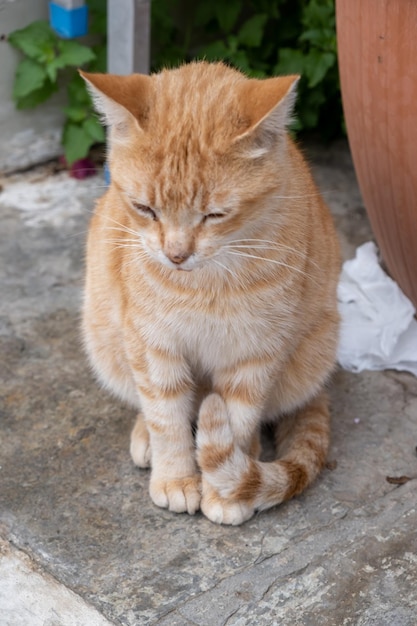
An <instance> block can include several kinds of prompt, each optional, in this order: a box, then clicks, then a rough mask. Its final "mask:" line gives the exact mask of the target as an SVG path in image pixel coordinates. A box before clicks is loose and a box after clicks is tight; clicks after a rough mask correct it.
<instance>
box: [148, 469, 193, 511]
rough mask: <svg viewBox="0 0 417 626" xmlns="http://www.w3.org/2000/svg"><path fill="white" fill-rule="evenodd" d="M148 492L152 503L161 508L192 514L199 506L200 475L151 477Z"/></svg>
mask: <svg viewBox="0 0 417 626" xmlns="http://www.w3.org/2000/svg"><path fill="white" fill-rule="evenodd" d="M149 493H150V496H151V498H152V500H153V502H154V504H156V505H157V506H159V507H161V508H164V509H169V510H170V511H173V512H174V513H188V514H189V515H194V513H196V512H197V511H198V510H199V508H200V500H201V477H200V476H198V475H196V476H187V477H185V478H176V479H172V480H165V479H162V480H161V479H155V478H151V483H150V487H149Z"/></svg>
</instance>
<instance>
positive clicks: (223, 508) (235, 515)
mask: <svg viewBox="0 0 417 626" xmlns="http://www.w3.org/2000/svg"><path fill="white" fill-rule="evenodd" d="M201 511H202V512H203V513H204V515H205V516H206V517H207V518H208V519H209V520H210V521H211V522H214V523H215V524H228V525H232V526H238V525H239V524H243V522H246V521H247V520H248V519H250V518H251V517H252V516H253V514H254V513H255V509H254V508H253V507H252V506H250V505H249V504H246V503H245V502H236V501H235V502H234V501H232V500H226V499H224V498H222V497H221V496H219V495H218V494H217V492H216V491H215V490H214V489H212V488H211V487H209V486H208V485H207V484H205V485H204V490H203V497H202V500H201Z"/></svg>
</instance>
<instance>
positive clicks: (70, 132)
mask: <svg viewBox="0 0 417 626" xmlns="http://www.w3.org/2000/svg"><path fill="white" fill-rule="evenodd" d="M62 143H63V145H64V152H65V158H66V160H67V162H68V165H72V164H73V163H74V162H75V161H78V159H83V158H84V157H86V156H87V155H88V153H89V150H90V148H91V146H92V145H93V144H94V143H95V140H94V139H93V138H92V137H91V135H89V134H88V133H87V131H86V130H85V129H84V128H83V127H82V126H80V125H79V124H74V123H73V122H67V123H66V124H65V126H64V132H63V134H62Z"/></svg>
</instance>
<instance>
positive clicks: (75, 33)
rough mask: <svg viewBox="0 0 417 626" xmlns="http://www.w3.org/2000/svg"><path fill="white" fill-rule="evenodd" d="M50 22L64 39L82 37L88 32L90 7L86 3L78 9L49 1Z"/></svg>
mask: <svg viewBox="0 0 417 626" xmlns="http://www.w3.org/2000/svg"><path fill="white" fill-rule="evenodd" d="M49 22H50V24H51V26H52V28H53V29H54V31H55V32H56V33H57V35H59V36H60V37H63V38H64V39H73V38H74V37H82V36H83V35H86V34H87V32H88V7H87V6H86V5H84V6H82V7H78V8H76V9H66V8H65V7H62V6H60V5H59V4H56V3H55V2H50V3H49Z"/></svg>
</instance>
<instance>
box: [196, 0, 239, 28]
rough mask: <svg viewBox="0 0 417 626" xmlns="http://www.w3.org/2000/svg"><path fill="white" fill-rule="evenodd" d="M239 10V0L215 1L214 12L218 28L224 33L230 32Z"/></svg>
mask: <svg viewBox="0 0 417 626" xmlns="http://www.w3.org/2000/svg"><path fill="white" fill-rule="evenodd" d="M204 4H205V3H204ZM241 10H242V2H241V0H227V2H224V0H223V1H222V2H218V3H216V5H215V7H214V12H215V15H216V17H217V21H218V22H219V25H220V28H221V29H222V31H223V32H224V33H230V31H231V30H232V28H233V27H234V25H235V24H236V20H237V18H238V16H239V13H240V11H241Z"/></svg>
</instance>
